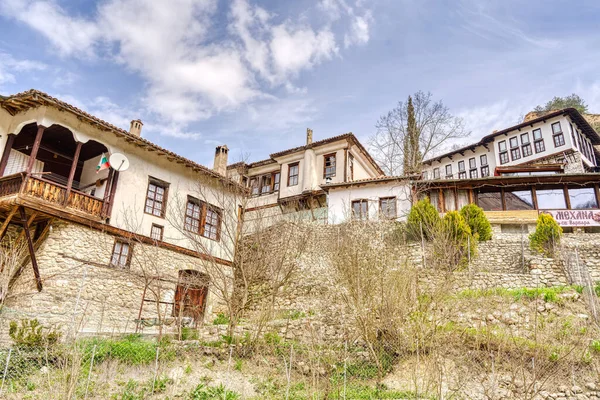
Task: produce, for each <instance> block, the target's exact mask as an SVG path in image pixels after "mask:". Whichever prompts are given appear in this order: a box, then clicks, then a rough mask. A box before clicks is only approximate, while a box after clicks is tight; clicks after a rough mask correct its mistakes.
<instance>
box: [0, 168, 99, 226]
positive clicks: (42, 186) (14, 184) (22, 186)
mask: <svg viewBox="0 0 600 400" xmlns="http://www.w3.org/2000/svg"><path fill="white" fill-rule="evenodd" d="M11 195H19V196H24V197H30V198H31V197H32V198H35V199H39V200H42V202H45V203H49V205H51V206H53V207H54V208H56V207H57V206H58V207H60V208H65V209H67V211H68V210H69V209H72V210H76V211H78V212H80V213H85V214H89V215H90V216H92V217H97V218H103V217H104V210H105V209H106V207H105V204H104V200H102V199H98V198H96V197H93V196H90V195H88V194H85V193H81V192H77V191H75V190H71V192H70V193H69V198H68V199H67V201H66V202H65V196H66V195H67V187H66V186H63V185H60V184H58V183H55V182H51V181H48V180H45V179H43V178H40V177H34V176H29V177H26V176H25V174H24V173H20V174H15V175H10V176H6V177H2V178H0V198H2V197H6V196H11Z"/></svg>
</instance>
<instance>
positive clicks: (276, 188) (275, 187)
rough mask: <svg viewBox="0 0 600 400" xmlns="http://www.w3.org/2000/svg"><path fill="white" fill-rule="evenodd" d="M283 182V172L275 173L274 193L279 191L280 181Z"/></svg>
mask: <svg viewBox="0 0 600 400" xmlns="http://www.w3.org/2000/svg"><path fill="white" fill-rule="evenodd" d="M280 180H281V172H275V173H274V174H273V191H275V192H276V191H278V190H279V181H280Z"/></svg>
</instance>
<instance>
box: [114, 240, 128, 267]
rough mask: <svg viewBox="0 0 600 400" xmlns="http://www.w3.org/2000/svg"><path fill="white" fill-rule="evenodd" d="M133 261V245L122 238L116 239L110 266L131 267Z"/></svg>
mask: <svg viewBox="0 0 600 400" xmlns="http://www.w3.org/2000/svg"><path fill="white" fill-rule="evenodd" d="M130 263H131V246H129V243H127V242H124V241H122V240H119V239H117V240H115V245H114V246H113V251H112V257H111V258H110V266H111V267H115V268H129V264H130Z"/></svg>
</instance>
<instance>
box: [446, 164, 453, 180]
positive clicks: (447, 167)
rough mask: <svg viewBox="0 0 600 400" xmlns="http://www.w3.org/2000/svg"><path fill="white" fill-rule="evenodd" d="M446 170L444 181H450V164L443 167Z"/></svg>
mask: <svg viewBox="0 0 600 400" xmlns="http://www.w3.org/2000/svg"><path fill="white" fill-rule="evenodd" d="M445 170H446V179H452V176H453V175H452V164H448V165H446V166H445Z"/></svg>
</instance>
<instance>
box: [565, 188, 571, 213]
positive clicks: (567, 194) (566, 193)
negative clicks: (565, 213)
mask: <svg viewBox="0 0 600 400" xmlns="http://www.w3.org/2000/svg"><path fill="white" fill-rule="evenodd" d="M563 191H564V195H565V204H566V205H567V210H570V209H571V198H570V197H569V187H568V186H567V184H565V185H564V186H563Z"/></svg>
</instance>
